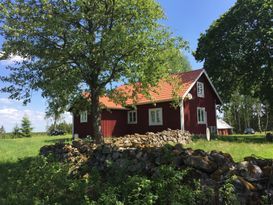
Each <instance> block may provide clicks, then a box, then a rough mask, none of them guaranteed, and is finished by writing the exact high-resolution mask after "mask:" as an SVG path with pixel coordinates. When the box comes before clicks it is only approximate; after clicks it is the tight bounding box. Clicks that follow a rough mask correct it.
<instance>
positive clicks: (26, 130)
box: [20, 116, 33, 137]
mask: <svg viewBox="0 0 273 205" xmlns="http://www.w3.org/2000/svg"><path fill="white" fill-rule="evenodd" d="M20 130H21V133H20V134H21V136H22V137H31V131H32V130H33V128H32V127H31V122H30V120H29V119H28V117H27V116H24V117H23V119H22V122H21V129H20Z"/></svg>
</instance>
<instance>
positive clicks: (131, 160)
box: [40, 130, 273, 204]
mask: <svg viewBox="0 0 273 205" xmlns="http://www.w3.org/2000/svg"><path fill="white" fill-rule="evenodd" d="M188 142H190V135H189V133H187V132H185V133H184V132H181V131H179V130H174V131H171V130H168V131H164V132H160V133H147V135H138V134H135V135H127V136H125V137H124V138H113V139H108V140H106V142H105V144H103V145H95V144H93V143H90V142H84V141H81V140H80V141H73V142H72V144H71V145H70V144H56V145H49V146H45V147H43V148H41V150H40V153H41V154H42V155H48V154H50V153H51V154H53V155H54V156H55V157H57V158H58V159H59V160H62V161H67V162H70V163H71V165H72V166H71V170H70V171H71V174H74V175H85V174H86V167H89V168H90V169H91V168H94V167H95V168H97V169H98V170H100V171H101V172H107V169H108V168H109V166H115V167H120V168H122V169H124V170H125V171H126V172H128V173H142V174H146V175H149V176H151V175H152V174H153V173H154V171H155V170H156V168H157V167H158V166H161V165H173V166H175V167H176V168H177V169H186V168H190V169H191V174H192V177H191V180H193V179H199V180H200V181H201V183H202V184H203V185H207V186H210V187H212V188H213V189H217V188H218V187H219V186H221V185H223V184H224V183H226V182H227V181H230V182H231V183H232V184H233V185H234V186H235V188H236V192H237V195H238V198H240V201H242V202H245V203H243V204H248V202H249V201H252V202H253V204H256V203H255V201H259V200H260V198H261V196H262V195H268V196H271V197H272V196H273V177H272V175H273V160H271V159H257V158H255V157H246V158H245V159H244V161H243V162H239V163H235V162H234V161H233V159H232V157H231V155H230V154H227V153H222V152H218V151H211V152H205V151H203V150H192V149H191V148H183V144H186V143H188ZM167 143H168V144H167ZM169 143H170V144H169ZM83 167H85V169H83ZM257 204H258V202H257Z"/></svg>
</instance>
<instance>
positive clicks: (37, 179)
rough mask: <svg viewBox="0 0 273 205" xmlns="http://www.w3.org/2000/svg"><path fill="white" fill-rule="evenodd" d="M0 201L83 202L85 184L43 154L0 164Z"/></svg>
mask: <svg viewBox="0 0 273 205" xmlns="http://www.w3.org/2000/svg"><path fill="white" fill-rule="evenodd" d="M0 169H1V172H0V181H1V186H0V204H7V205H9V204H10V205H13V204H14V205H15V204H71V203H72V202H73V204H84V203H85V194H86V190H87V183H86V182H85V181H84V180H80V179H73V178H71V177H69V176H68V174H67V173H68V167H67V166H65V165H62V164H60V163H57V162H54V161H51V160H48V159H47V158H45V157H40V156H39V157H36V158H28V159H25V160H20V161H19V162H18V163H16V164H8V165H1V166H0Z"/></svg>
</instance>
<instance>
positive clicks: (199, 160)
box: [184, 155, 217, 173]
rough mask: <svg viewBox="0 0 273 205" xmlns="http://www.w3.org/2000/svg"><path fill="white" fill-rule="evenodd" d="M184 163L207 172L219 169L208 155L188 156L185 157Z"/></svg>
mask: <svg viewBox="0 0 273 205" xmlns="http://www.w3.org/2000/svg"><path fill="white" fill-rule="evenodd" d="M184 164H185V165H187V166H190V167H193V168H196V169H199V170H202V171H204V172H206V173H212V172H214V171H215V170H216V169H217V164H216V163H215V162H213V161H211V160H209V159H208V157H207V156H205V157H203V156H193V155H192V156H187V157H186V158H185V159H184Z"/></svg>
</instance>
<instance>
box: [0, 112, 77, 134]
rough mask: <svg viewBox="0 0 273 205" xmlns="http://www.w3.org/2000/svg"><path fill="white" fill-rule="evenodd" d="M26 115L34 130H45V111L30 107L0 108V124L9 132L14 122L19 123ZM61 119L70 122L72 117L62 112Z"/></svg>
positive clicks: (46, 123)
mask: <svg viewBox="0 0 273 205" xmlns="http://www.w3.org/2000/svg"><path fill="white" fill-rule="evenodd" d="M25 115H26V116H28V118H29V120H30V121H31V125H32V127H33V128H34V130H33V131H35V132H45V131H46V126H47V125H48V124H50V123H48V121H47V120H45V113H44V112H41V111H35V110H30V109H23V110H19V109H16V108H13V107H6V108H2V109H0V126H1V125H3V126H4V127H5V130H6V131H7V132H11V131H12V129H13V128H14V126H15V125H16V124H18V125H20V124H21V120H22V118H23V117H24V116H25ZM63 120H65V121H66V122H68V123H71V122H72V117H71V115H70V113H69V112H66V113H64V114H63Z"/></svg>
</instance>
